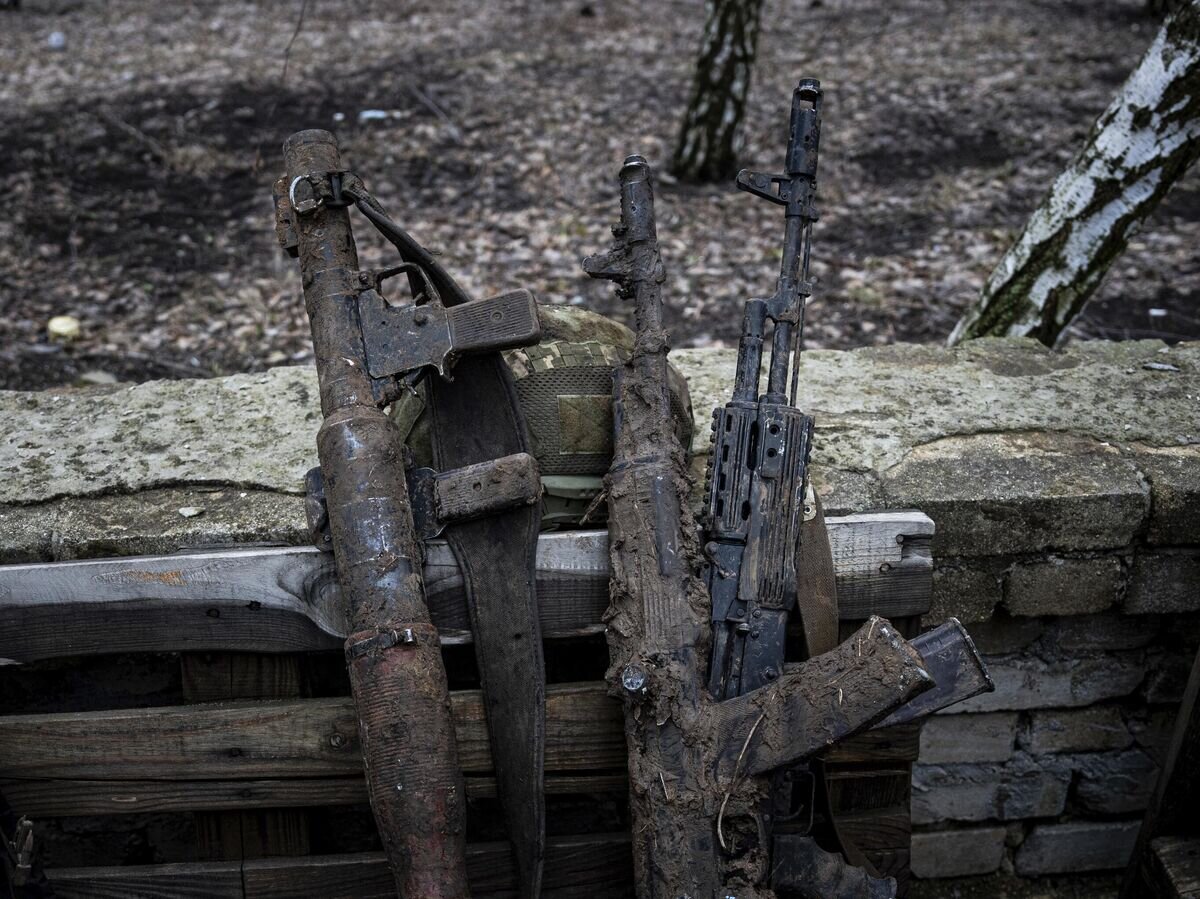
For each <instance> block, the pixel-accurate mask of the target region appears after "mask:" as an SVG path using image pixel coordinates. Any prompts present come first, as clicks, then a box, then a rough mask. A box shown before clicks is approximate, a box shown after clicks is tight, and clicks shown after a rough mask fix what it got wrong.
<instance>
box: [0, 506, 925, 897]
mask: <svg viewBox="0 0 1200 899" xmlns="http://www.w3.org/2000/svg"><path fill="white" fill-rule="evenodd" d="M829 524H830V536H831V543H832V546H833V550H834V558H835V565H836V569H837V577H838V589H839V598H840V600H841V615H842V619H843V622H842V624H843V628H844V633H846V634H848V633H849V632H851V631H853V630H854V629H855V628H856V627H857V626H858V624H859V623H860V622H861V620H862V619H864V618H866V617H867V616H868V615H869V614H873V613H878V614H883V615H886V616H888V617H890V618H891V619H892V620H893V622H894V623H895V624H896V626H897V627H898V628H900V629H901V631H902V632H905V633H907V634H909V635H912V634H914V633H915V631H916V628H917V623H918V620H919V616H920V615H921V614H923V613H925V612H926V611H927V610H928V607H929V601H930V591H931V586H932V560H931V556H930V551H929V548H930V541H931V538H932V534H933V525H932V522H931V521H930V520H929V519H928V518H927V517H925V516H924V515H921V514H919V513H912V512H897V513H875V514H870V515H857V516H848V517H846V518H841V519H836V518H835V519H830V521H829ZM428 561H429V564H428V568H427V578H428V583H429V594H430V601H431V608H432V611H433V614H434V618H435V621H436V622H437V623H438V625H439V627H440V629H441V631H442V635H443V642H444V644H445V645H446V646H447V651H448V652H453V651H455V647H457V646H462V645H464V644H469V642H470V639H471V637H470V630H469V622H468V620H467V616H466V610H465V606H464V604H463V598H462V594H461V582H460V581H459V580H458V575H457V571H456V569H455V568H454V566H453V563H452V561H451V560H450V557H449V555H448V553H447V552H445V551H444V550H443V549H440V548H439V547H438V546H436V545H435V546H434V547H432V548H431V551H430V553H429V560H428ZM68 566H69V567H68ZM538 568H539V572H538V578H539V586H540V588H541V589H540V591H539V592H540V601H541V605H542V621H543V626H544V636H545V638H546V653H547V659H548V663H549V664H553V662H554V660H555V657H556V654H557V655H564V654H570V653H573V652H575V651H576V647H577V646H578V644H579V641H580V640H581V639H582V640H586V639H591V640H593V641H596V640H599V639H600V638H599V637H598V635H599V634H600V633H601V632H602V628H603V625H602V624H601V619H600V616H601V614H602V612H603V610H604V607H605V605H606V602H607V590H608V586H607V577H608V565H607V541H606V535H605V534H604V533H603V532H579V533H574V534H570V533H568V534H551V535H545V536H543V538H542V541H541V545H540V548H539V565H538ZM55 571H56V573H57V575H58V576H59V581H58V582H57V583H55V584H54V586H53V587H52V588H51V589H49V590H46V589H44V588H41V587H36V588H35V586H34V581H33V579H32V569H31V567H30V566H23V565H15V566H6V567H0V658H8V659H14V660H17V661H20V662H32V661H35V660H37V659H47V658H61V657H64V656H78V655H87V654H93V653H100V652H184V653H197V652H205V653H219V654H230V653H235V654H244V653H246V652H248V651H254V652H256V653H268V654H273V656H272V658H274V659H275V660H277V661H279V662H282V663H284V667H283V668H278V667H276V666H275V665H274V664H272V663H267V664H265V665H259V664H255V663H254V658H255V657H247V656H244V655H218V656H216V657H212V656H207V657H205V656H189V655H184V656H182V658H183V660H184V661H183V664H184V665H185V672H187V671H189V670H190V671H191V675H190V676H191V683H190V685H189V686H188V687H187V690H186V691H185V699H190V700H192V701H191V702H188V703H187V704H183V705H177V706H168V707H161V708H139V709H125V710H103V709H101V710H94V711H84V712H73V713H59V714H42V715H10V716H7V717H0V788H2V789H3V790H4V792H5V794H6V795H7V796H8V799H9V801H10V802H11V804H12V805H13V806H14V808H16V809H17V810H18V811H19V812H20V813H22V814H27V815H29V816H31V817H33V818H34V819H35V820H36V819H38V818H48V817H69V816H79V815H123V814H129V813H133V812H181V811H185V812H194V813H198V814H200V815H202V816H204V817H203V818H202V820H203V821H204V822H205V824H204V826H202V827H200V828H199V831H200V832H201V834H204V833H208V834H209V836H208V837H206V838H204V845H203V846H202V847H201V851H200V853H199V856H200V857H203V858H208V859H210V860H209V861H194V862H187V863H178V864H168V865H155V866H135V867H113V868H86V869H83V868H78V869H57V870H52V871H51V872H50V876H51V879H52V881H53V882H54V884H55V886H56V887H57V888H58V889H59V892H60V893H61V894H62V895H66V896H83V895H87V896H122V897H130V896H192V895H197V896H198V895H204V896H309V895H322V896H336V895H354V896H375V895H380V896H390V895H392V892H391V889H392V886H391V881H390V879H389V877H388V876H387V872H386V868H385V865H384V862H383V859H382V856H380V855H375V854H353V855H339V856H307V855H298V856H296V855H294V853H296V852H303V851H306V848H305V847H306V846H307V842H306V837H305V835H304V834H303V833H301V832H299V831H298V830H297V828H301V829H302V827H303V815H304V813H303V811H299V812H297V811H296V810H303V809H315V808H320V807H328V806H345V805H355V804H361V803H363V802H365V799H366V790H365V785H364V782H363V779H362V772H361V761H360V757H359V747H358V733H357V726H356V719H355V716H354V711H353V707H352V705H351V703H350V700H349V698H348V697H343V696H334V697H324V698H299V697H298V696H295V695H287V694H289V693H291V694H294V693H295V692H298V691H297V690H295V689H293V686H294V684H293V682H292V681H291V680H290V679H289V678H290V675H288V674H287V671H288V668H287V666H288V665H292V664H294V663H295V660H297V659H301V660H303V659H304V658H306V657H305V656H304V655H302V654H300V653H301V651H304V652H309V653H312V652H318V653H321V654H323V655H328V654H329V652H330V651H336V650H337V649H338V648H340V645H341V639H340V638H341V634H342V633H343V631H344V623H343V620H342V619H341V617H340V612H339V601H338V599H339V598H338V596H337V585H336V582H335V580H334V579H333V576H332V568H331V564H330V559H329V557H328V556H327V555H324V554H321V553H318V552H316V551H315V550H310V549H306V548H278V549H269V550H263V549H257V550H219V551H210V552H204V553H190V554H183V555H178V556H170V557H153V558H128V559H115V560H94V561H83V562H76V563H66V565H64V566H60V567H58V568H56V569H55ZM466 652H467V653H468V654H469V650H466ZM280 654H283V655H280ZM292 654H295V655H292ZM257 658H259V659H260V660H261V659H262V657H257ZM239 659H240V660H241V661H239ZM200 660H203V662H201V661H200ZM212 667H215V668H216V669H217V670H216V673H215V674H214V672H213V671H206V670H205V669H206V668H212ZM596 667H597V670H596V671H595V672H594V673H589V674H587V675H586V676H588V677H594V678H595V680H589V681H586V682H572V683H553V684H551V685H550V686H549V688H548V690H547V737H546V739H547V742H546V770H547V792H548V794H549V795H551V796H564V797H565V796H591V797H597V796H608V797H610V798H611V799H612V801H615V802H617V803H619V802H621V801H622V799H623V797H624V794H625V791H626V789H627V783H626V774H625V747H624V738H623V727H622V720H621V709H620V706H619V704H618V703H617V702H616V701H615V700H612V699H610V698H609V697H608V696H607V695H606V692H605V687H604V684H603V683H602V681H601V677H602V674H603V671H602V668H603V660H602V659H601V660H600V661H599V663H598V664H597V666H596ZM2 672H3V669H2V668H0V678H2ZM185 683H186V681H185ZM0 684H2V681H0ZM214 691H215V692H214ZM280 691H282V693H283V694H284V695H282V696H279V695H278V694H279V693H280ZM272 692H274V694H276V698H271V699H264V700H261V701H245V700H242V701H223V702H199V701H196V700H200V699H210V698H215V697H217V696H220V697H222V698H223V697H226V696H233V697H237V696H248V695H272ZM452 698H453V706H454V715H455V727H456V733H457V737H458V743H459V754H460V761H461V763H462V765H463V769H464V773H465V775H466V779H467V792H468V796H469V797H471V798H473V799H479V798H486V797H491V796H494V794H495V783H494V779H493V777H492V773H491V756H490V751H489V747H488V738H487V730H486V726H485V722H484V717H483V707H482V702H481V699H480V694H479V692H478V691H477V690H470V689H463V690H456V691H454V693H453V697H452ZM917 740H918V730H917V727H916V726H913V725H909V726H904V727H899V728H891V729H889V730H882V731H873V732H870V733H868V734H865V735H863V736H860V737H858V738H856V739H854V740H851V741H849V742H847V743H846V744H845V745H843V746H839V747H838V748H837V749H835V750H834V751H833V752H831V753H830V754H829V757H828V770H829V773H830V777H831V781H832V784H833V786H832V791H831V792H832V797H833V801H834V805H835V809H836V810H837V811H838V812H839V820H840V822H841V823H842V827H843V829H844V831H845V832H846V833H847V834H848V835H849V836H851V837H852V838H853V839H854V841H855V842H856V843H857V844H858V845H859V847H860V848H862V849H863V850H864V852H865V853H866V854H867V856H868V857H869V858H871V859H872V861H874V862H875V863H876V865H877V866H878V867H880V868H881V869H882V870H884V871H886V872H888V873H891V874H893V875H894V876H897V877H898V879H899V880H900V881H901V882H902V883H905V882H906V880H907V873H908V846H909V834H910V816H909V795H910V782H911V765H912V762H913V761H914V760H915V758H916V753H917ZM284 810H286V811H284ZM248 815H249V816H261V815H266V816H267V818H266V819H264V818H262V817H250V818H247V817H246V816H248ZM281 815H282V816H283V817H282V818H281V817H280V816H281ZM297 815H299V817H298V818H297ZM289 820H290V821H291V822H292V823H288V822H289ZM239 822H240V823H239ZM248 822H249V823H248ZM272 822H274V823H272ZM297 822H298V823H297ZM248 830H249V831H250V832H252V833H266V834H268V837H267V838H266V839H265V840H259V841H258V842H254V841H251V843H252V845H251V844H248V843H247V838H246V834H247V831H248ZM271 834H274V836H271ZM221 852H225V853H228V855H229V859H228V860H227V861H222V860H219V859H214V854H217V855H219V854H220V853H221ZM280 853H291V854H293V857H288V858H259V857H258V856H262V855H278V854H280ZM471 853H472V866H473V867H472V872H471V876H472V884H473V890H474V892H475V893H476V894H478V895H493V894H500V893H504V892H506V891H508V890H511V888H512V885H513V881H512V870H511V860H510V859H509V852H508V847H507V845H506V844H502V843H501V844H497V843H479V844H473V845H472V848H471ZM630 865H631V862H630V859H629V857H628V852H627V837H626V836H625V835H622V834H613V833H611V832H609V833H594V834H593V833H584V834H576V835H574V836H571V837H562V838H559V839H557V840H555V841H553V843H552V845H551V849H550V852H549V858H548V864H547V890H546V893H545V895H546V896H548V897H567V896H610V895H611V896H624V895H630V889H631V887H630V883H631V873H630Z"/></svg>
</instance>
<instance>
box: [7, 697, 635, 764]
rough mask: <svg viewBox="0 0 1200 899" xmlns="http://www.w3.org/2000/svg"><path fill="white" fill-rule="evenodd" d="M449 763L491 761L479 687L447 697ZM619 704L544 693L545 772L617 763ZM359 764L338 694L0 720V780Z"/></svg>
mask: <svg viewBox="0 0 1200 899" xmlns="http://www.w3.org/2000/svg"><path fill="white" fill-rule="evenodd" d="M451 700H452V705H453V713H454V728H455V732H456V734H457V737H458V753H459V761H460V762H461V764H462V767H463V770H464V771H465V772H467V773H468V774H487V773H489V772H490V771H491V770H492V759H491V752H490V750H489V747H488V733H487V726H486V724H485V721H484V713H483V703H482V700H481V696H480V692H479V691H478V690H463V691H458V692H455V693H453V694H451ZM625 763H626V759H625V740H624V736H623V728H622V724H621V706H620V704H619V703H618V702H617V701H616V700H613V699H611V698H609V697H608V696H607V695H606V694H605V691H604V687H603V685H602V684H599V683H596V684H556V685H553V686H551V687H549V688H548V689H547V691H546V769H547V770H548V771H583V770H605V769H607V770H611V769H614V768H616V769H623V768H624V767H625ZM361 767H362V760H361V758H360V754H359V743H358V726H357V719H356V717H355V714H354V706H353V704H352V703H351V701H350V699H349V698H348V697H345V698H343V697H336V698H325V699H308V700H276V701H271V702H240V703H227V704H211V705H196V706H170V707H166V708H156V709H128V710H120V711H103V712H75V713H68V714H52V715H12V716H7V717H0V778H3V779H6V780H21V779H30V778H37V779H58V780H73V779H93V780H113V781H120V780H147V779H173V778H180V779H184V780H197V779H205V780H207V779H234V778H280V777H331V776H332V777H345V776H350V775H354V774H358V773H359V771H360V770H361Z"/></svg>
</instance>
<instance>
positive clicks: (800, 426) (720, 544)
mask: <svg viewBox="0 0 1200 899" xmlns="http://www.w3.org/2000/svg"><path fill="white" fill-rule="evenodd" d="M820 137H821V86H820V83H819V82H817V81H816V80H815V79H811V78H806V79H804V80H803V81H801V82H800V84H799V86H797V88H796V90H795V92H794V93H793V95H792V119H791V131H790V134H789V136H788V147H787V159H786V163H785V167H784V168H785V173H784V174H783V175H774V176H768V175H762V174H759V173H757V172H748V171H742V172H740V173H739V174H738V176H737V185H738V187H739V188H741V189H742V190H746V191H750V192H751V193H753V194H755V195H757V196H760V197H764V198H766V199H768V200H770V201H771V202H773V203H778V204H780V205H782V206H783V207H784V209H785V213H784V215H785V221H786V223H787V225H786V227H787V230H786V233H785V235H784V239H783V261H782V263H781V266H780V274H779V281H778V282H777V284H776V286H775V294H774V296H772V297H771V298H770V299H752V300H749V301H748V302H747V303H746V308H745V312H744V315H743V319H742V337H741V342H740V343H739V345H738V359H737V370H736V375H735V380H734V385H733V398H732V399H731V400H730V401H729V402H728V403H726V404H725V406H724V407H723V408H719V409H717V410H715V411H714V413H713V424H712V429H713V451H712V454H711V455H710V457H709V472H708V480H707V494H708V502H707V504H706V507H705V515H704V524H705V529H706V531H707V534H706V541H705V547H704V548H705V555H706V557H707V559H708V564H707V565H706V571H705V575H706V579H707V581H708V589H709V595H710V596H711V597H712V620H713V654H712V667H711V669H710V672H709V680H708V688H709V692H711V693H712V695H713V696H714V697H715V698H717V699H725V698H728V697H730V696H737V695H739V694H741V693H745V692H748V691H750V690H753V689H755V688H756V687H760V686H762V685H763V684H765V683H768V682H770V681H771V680H774V679H775V678H777V677H778V676H779V674H780V667H781V665H782V663H783V651H784V639H785V636H786V630H787V619H788V613H789V612H790V611H791V609H792V607H793V606H794V605H795V604H796V553H797V549H798V547H799V544H800V528H801V525H802V524H803V522H804V517H805V502H804V494H805V488H806V485H807V472H808V457H809V453H810V451H811V449H812V432H813V420H812V418H810V417H809V416H807V415H805V414H804V413H803V412H801V411H800V410H799V409H798V408H796V389H797V381H798V375H799V368H800V365H799V362H800V360H799V348H800V346H801V340H802V339H803V335H804V302H805V300H806V299H807V298H808V296H809V295H810V294H811V293H812V287H811V285H810V284H809V281H808V263H809V253H810V248H811V244H812V225H813V222H815V221H816V219H817V210H816V207H815V206H814V199H815V196H816V188H817V183H816V177H817V147H818V144H819V141H820ZM768 321H770V322H772V323H774V326H775V327H774V332H773V334H772V337H771V360H770V366H769V367H768V371H767V392H766V393H765V394H763V395H762V396H761V397H760V396H759V393H758V390H759V380H760V369H761V367H762V355H763V336H764V335H763V332H764V330H765V328H766V325H767V322H768ZM789 360H791V385H790V387H789V386H788V383H787V377H788V362H789ZM809 508H810V510H811V509H812V506H811V504H810V507H809ZM810 514H811V512H810ZM835 615H836V613H835Z"/></svg>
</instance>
